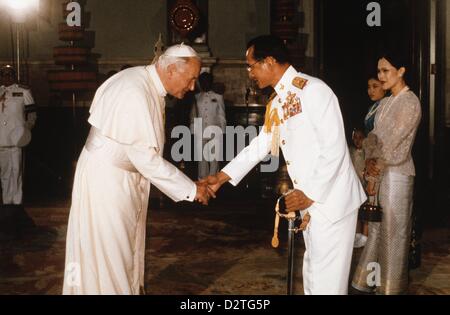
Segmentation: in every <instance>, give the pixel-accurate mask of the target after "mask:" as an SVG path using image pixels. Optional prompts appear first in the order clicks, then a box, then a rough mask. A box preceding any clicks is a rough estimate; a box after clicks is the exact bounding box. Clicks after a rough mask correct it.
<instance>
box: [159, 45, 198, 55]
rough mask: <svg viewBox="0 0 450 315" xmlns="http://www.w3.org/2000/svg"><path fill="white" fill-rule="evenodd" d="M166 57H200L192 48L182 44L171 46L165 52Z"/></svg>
mask: <svg viewBox="0 0 450 315" xmlns="http://www.w3.org/2000/svg"><path fill="white" fill-rule="evenodd" d="M163 55H165V56H170V57H184V58H189V57H198V54H197V52H196V51H195V50H194V49H193V48H192V47H190V46H187V45H185V44H184V43H181V44H179V45H174V46H170V47H169V48H167V50H166V51H165V52H164V54H163Z"/></svg>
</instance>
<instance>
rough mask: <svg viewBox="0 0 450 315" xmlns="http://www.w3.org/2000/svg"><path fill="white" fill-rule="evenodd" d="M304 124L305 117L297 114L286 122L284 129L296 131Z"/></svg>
mask: <svg viewBox="0 0 450 315" xmlns="http://www.w3.org/2000/svg"><path fill="white" fill-rule="evenodd" d="M305 124H306V121H305V115H304V114H303V113H299V114H297V115H295V116H292V117H290V118H289V119H288V120H287V122H286V127H287V129H288V130H297V129H301V128H302V127H303V126H304V125H305Z"/></svg>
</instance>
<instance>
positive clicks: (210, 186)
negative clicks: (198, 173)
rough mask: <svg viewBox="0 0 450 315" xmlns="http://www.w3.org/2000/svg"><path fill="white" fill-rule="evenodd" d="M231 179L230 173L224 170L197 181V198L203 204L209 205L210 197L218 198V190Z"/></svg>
mask: <svg viewBox="0 0 450 315" xmlns="http://www.w3.org/2000/svg"><path fill="white" fill-rule="evenodd" d="M229 179H230V177H228V175H226V174H225V173H223V172H220V173H217V174H216V175H210V176H208V177H205V178H202V179H201V180H199V181H197V182H196V183H195V184H196V185H197V195H196V197H195V200H196V201H198V202H200V203H201V204H203V205H208V202H209V199H210V198H216V192H217V191H218V190H219V189H220V187H221V186H222V185H223V184H224V183H225V182H227V181H228V180H229Z"/></svg>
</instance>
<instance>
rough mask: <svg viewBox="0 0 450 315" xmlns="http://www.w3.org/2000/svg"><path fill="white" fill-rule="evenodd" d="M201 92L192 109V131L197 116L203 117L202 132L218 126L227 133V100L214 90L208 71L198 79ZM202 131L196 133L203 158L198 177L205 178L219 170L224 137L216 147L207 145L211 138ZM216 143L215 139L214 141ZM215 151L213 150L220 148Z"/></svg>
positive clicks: (199, 165)
mask: <svg viewBox="0 0 450 315" xmlns="http://www.w3.org/2000/svg"><path fill="white" fill-rule="evenodd" d="M198 81H199V83H200V88H201V90H202V91H201V92H200V93H197V94H196V95H195V103H194V104H193V106H192V110H191V132H194V122H195V118H197V119H201V122H202V132H204V131H205V130H206V128H208V127H209V126H217V127H219V128H220V129H221V131H222V133H225V128H226V126H227V120H226V116H225V102H224V100H223V96H222V95H220V94H217V93H215V92H214V91H212V90H211V89H212V84H213V76H212V74H210V73H208V72H204V73H202V74H201V75H200V77H199V79H198ZM202 132H199V133H196V134H194V136H196V139H195V141H196V143H197V142H198V143H201V144H202V152H203V154H202V159H201V160H200V161H199V163H198V178H204V177H206V176H208V175H214V174H216V173H217V172H218V171H219V161H218V158H217V157H221V156H222V150H221V149H222V147H223V137H220V139H215V140H216V141H217V143H219V145H215V146H214V148H209V147H206V146H207V144H208V143H211V142H210V141H211V138H209V137H208V138H205V137H203V134H202ZM213 143H215V141H214V142H213ZM219 149H220V151H219V152H214V154H211V152H212V151H213V150H219Z"/></svg>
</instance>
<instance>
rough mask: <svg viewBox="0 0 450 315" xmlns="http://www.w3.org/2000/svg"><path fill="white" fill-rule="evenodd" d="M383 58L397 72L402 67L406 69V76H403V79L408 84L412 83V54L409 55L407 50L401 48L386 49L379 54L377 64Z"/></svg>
mask: <svg viewBox="0 0 450 315" xmlns="http://www.w3.org/2000/svg"><path fill="white" fill-rule="evenodd" d="M383 58H384V59H386V60H387V61H388V62H389V63H390V64H391V65H392V66H393V67H395V68H396V69H397V70H398V69H400V68H401V67H404V68H405V75H404V76H403V79H404V80H405V81H406V82H408V81H410V79H411V77H410V71H409V70H410V62H409V58H410V54H408V53H407V52H406V51H405V49H402V48H401V47H396V48H384V49H382V50H380V52H379V53H378V56H377V62H378V61H379V60H381V59H383Z"/></svg>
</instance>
